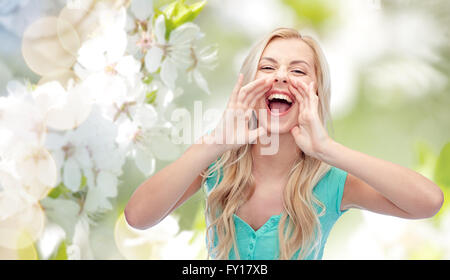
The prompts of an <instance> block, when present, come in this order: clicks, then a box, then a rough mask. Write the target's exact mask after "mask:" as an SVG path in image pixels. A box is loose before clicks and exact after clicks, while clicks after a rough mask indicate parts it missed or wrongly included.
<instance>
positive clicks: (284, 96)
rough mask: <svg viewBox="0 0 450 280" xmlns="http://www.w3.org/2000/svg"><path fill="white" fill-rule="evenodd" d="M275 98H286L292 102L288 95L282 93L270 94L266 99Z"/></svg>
mask: <svg viewBox="0 0 450 280" xmlns="http://www.w3.org/2000/svg"><path fill="white" fill-rule="evenodd" d="M275 98H276V99H283V100H286V101H287V102H289V103H292V100H291V99H290V98H289V96H287V95H284V94H279V93H274V94H271V95H270V96H269V98H268V99H269V100H272V99H275Z"/></svg>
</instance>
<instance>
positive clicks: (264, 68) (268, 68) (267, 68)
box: [260, 66, 273, 70]
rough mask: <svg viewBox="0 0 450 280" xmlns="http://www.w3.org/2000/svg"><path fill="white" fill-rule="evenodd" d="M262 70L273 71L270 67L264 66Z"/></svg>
mask: <svg viewBox="0 0 450 280" xmlns="http://www.w3.org/2000/svg"><path fill="white" fill-rule="evenodd" d="M260 69H261V70H273V67H270V66H263V67H261V68H260Z"/></svg>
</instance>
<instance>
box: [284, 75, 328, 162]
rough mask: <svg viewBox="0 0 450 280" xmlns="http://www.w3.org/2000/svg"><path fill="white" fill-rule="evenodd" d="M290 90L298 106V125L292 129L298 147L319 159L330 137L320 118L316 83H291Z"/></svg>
mask: <svg viewBox="0 0 450 280" xmlns="http://www.w3.org/2000/svg"><path fill="white" fill-rule="evenodd" d="M289 90H290V91H291V92H292V93H294V95H295V98H296V99H297V101H298V103H299V106H298V125H297V126H295V127H293V128H292V129H291V134H292V136H293V137H294V139H295V142H296V143H297V146H298V147H299V148H300V149H301V150H302V151H303V152H304V153H305V154H307V155H309V156H312V157H315V158H319V154H320V152H321V151H322V150H323V148H324V147H325V146H326V145H327V144H328V142H329V140H330V137H329V136H328V133H327V131H326V129H325V128H324V126H323V124H322V121H321V120H320V117H319V112H318V108H319V97H318V96H317V94H316V87H315V83H314V82H311V83H310V84H309V85H307V84H306V83H304V82H303V81H293V80H291V81H290V85H289Z"/></svg>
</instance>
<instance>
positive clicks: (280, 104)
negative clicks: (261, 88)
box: [266, 91, 294, 116]
mask: <svg viewBox="0 0 450 280" xmlns="http://www.w3.org/2000/svg"><path fill="white" fill-rule="evenodd" d="M293 104H294V101H293V97H292V95H290V94H289V93H286V92H282V91H269V92H268V93H267V94H266V105H267V109H269V111H270V113H271V114H272V115H277V116H282V115H285V114H287V113H288V112H289V110H290V109H291V108H292V105H293Z"/></svg>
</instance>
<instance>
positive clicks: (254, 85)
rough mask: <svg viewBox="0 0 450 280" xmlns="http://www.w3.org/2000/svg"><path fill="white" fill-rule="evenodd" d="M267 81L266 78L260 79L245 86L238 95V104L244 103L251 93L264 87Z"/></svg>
mask: <svg viewBox="0 0 450 280" xmlns="http://www.w3.org/2000/svg"><path fill="white" fill-rule="evenodd" d="M265 81H266V78H259V79H257V80H254V81H252V82H250V83H248V84H246V85H245V86H243V87H242V88H241V89H240V91H239V93H238V97H237V102H243V101H244V99H245V97H246V96H247V94H248V93H249V92H251V91H252V90H254V89H255V88H257V87H259V86H261V85H263V84H264V83H265Z"/></svg>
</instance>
